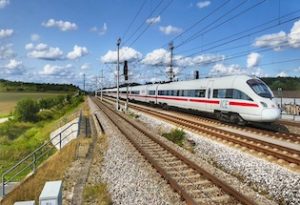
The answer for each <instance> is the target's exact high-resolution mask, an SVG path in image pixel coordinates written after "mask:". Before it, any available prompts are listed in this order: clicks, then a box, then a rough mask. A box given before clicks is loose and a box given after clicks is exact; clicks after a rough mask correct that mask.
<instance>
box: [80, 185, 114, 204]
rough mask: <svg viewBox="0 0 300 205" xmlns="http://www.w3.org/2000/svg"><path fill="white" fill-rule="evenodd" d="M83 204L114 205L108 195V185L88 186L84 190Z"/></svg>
mask: <svg viewBox="0 0 300 205" xmlns="http://www.w3.org/2000/svg"><path fill="white" fill-rule="evenodd" d="M83 199H84V203H83V204H90V202H91V201H96V202H97V204H99V205H110V204H112V201H111V198H110V195H109V194H108V190H107V186H106V184H98V185H94V186H92V185H88V186H86V187H85V188H84V190H83Z"/></svg>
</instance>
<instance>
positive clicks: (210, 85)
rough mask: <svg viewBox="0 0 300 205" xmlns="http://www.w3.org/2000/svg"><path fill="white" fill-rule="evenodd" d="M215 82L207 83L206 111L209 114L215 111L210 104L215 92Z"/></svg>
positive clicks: (209, 81)
mask: <svg viewBox="0 0 300 205" xmlns="http://www.w3.org/2000/svg"><path fill="white" fill-rule="evenodd" d="M213 84H214V81H213V80H208V83H207V90H206V97H207V102H206V103H205V109H206V111H208V112H211V111H212V110H213V107H212V104H211V103H210V99H211V97H212V92H213Z"/></svg>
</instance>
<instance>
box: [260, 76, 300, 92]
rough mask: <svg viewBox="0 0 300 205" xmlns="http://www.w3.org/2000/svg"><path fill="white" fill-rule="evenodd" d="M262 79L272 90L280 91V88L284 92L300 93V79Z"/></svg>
mask: <svg viewBox="0 0 300 205" xmlns="http://www.w3.org/2000/svg"><path fill="white" fill-rule="evenodd" d="M261 79H262V80H263V81H264V82H265V83H266V84H267V85H268V86H269V87H270V88H271V90H278V88H282V90H290V91H293V90H298V91H300V78H299V77H276V78H274V77H272V78H271V77H269V78H261Z"/></svg>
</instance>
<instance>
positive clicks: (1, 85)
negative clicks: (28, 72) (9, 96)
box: [0, 79, 80, 92]
mask: <svg viewBox="0 0 300 205" xmlns="http://www.w3.org/2000/svg"><path fill="white" fill-rule="evenodd" d="M78 90H80V89H79V87H78V86H75V85H72V84H57V83H28V82H20V81H9V80H4V79H0V91H2V92H47V91H50V92H51V91H54V92H57V91H64V92H74V91H78Z"/></svg>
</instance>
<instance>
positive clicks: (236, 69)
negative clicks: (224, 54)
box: [210, 63, 244, 75]
mask: <svg viewBox="0 0 300 205" xmlns="http://www.w3.org/2000/svg"><path fill="white" fill-rule="evenodd" d="M241 73H244V72H243V71H242V69H241V67H240V66H239V65H236V64H232V65H228V66H227V65H224V64H222V63H217V64H215V65H214V66H213V68H212V69H211V70H210V74H213V75H216V74H219V75H231V74H241Z"/></svg>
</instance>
